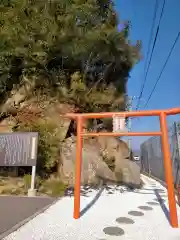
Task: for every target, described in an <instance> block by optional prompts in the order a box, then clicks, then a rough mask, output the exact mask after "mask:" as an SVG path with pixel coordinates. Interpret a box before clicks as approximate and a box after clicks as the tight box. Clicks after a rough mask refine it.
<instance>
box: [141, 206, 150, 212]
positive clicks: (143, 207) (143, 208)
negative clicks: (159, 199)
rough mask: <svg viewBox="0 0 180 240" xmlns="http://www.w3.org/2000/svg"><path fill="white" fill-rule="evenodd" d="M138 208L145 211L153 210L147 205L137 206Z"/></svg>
mask: <svg viewBox="0 0 180 240" xmlns="http://www.w3.org/2000/svg"><path fill="white" fill-rule="evenodd" d="M138 208H139V209H141V210H145V211H150V210H153V208H152V207H148V206H139V207H138Z"/></svg>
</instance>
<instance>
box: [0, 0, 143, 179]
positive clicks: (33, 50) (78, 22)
mask: <svg viewBox="0 0 180 240" xmlns="http://www.w3.org/2000/svg"><path fill="white" fill-rule="evenodd" d="M0 12H1V14H0V122H1V124H8V125H10V126H12V128H11V129H12V131H19V130H21V131H38V132H39V133H40V141H39V156H38V158H39V162H40V163H41V164H40V165H41V167H40V168H39V169H40V170H39V174H42V172H43V173H44V174H45V175H46V174H50V173H52V172H54V171H56V170H55V169H56V165H57V163H58V162H59V161H60V160H59V159H58V157H59V148H60V142H62V141H63V140H64V139H65V138H66V137H67V134H69V136H71V134H72V133H75V123H73V122H70V121H64V120H62V119H61V118H60V117H59V116H60V114H64V113H66V112H103V111H124V110H125V109H126V108H127V103H126V85H127V80H128V76H129V72H130V70H131V69H132V68H133V66H134V65H135V64H136V63H137V62H138V61H139V60H140V48H141V44H140V42H139V41H137V44H135V45H132V44H131V43H130V42H129V40H128V34H129V27H130V24H129V22H128V21H127V22H122V21H121V19H120V16H119V17H118V16H117V14H116V12H115V9H114V6H113V3H112V1H110V0H43V1H42V0H2V1H1V2H0ZM118 23H121V24H123V25H124V28H123V30H122V31H121V32H118V30H117V26H118ZM99 124H101V125H102V124H103V128H105V129H109V128H110V127H111V122H110V121H109V120H104V121H101V120H99V121H89V122H88V123H87V126H86V128H88V129H89V128H95V129H96V128H97V126H98V125H99Z"/></svg>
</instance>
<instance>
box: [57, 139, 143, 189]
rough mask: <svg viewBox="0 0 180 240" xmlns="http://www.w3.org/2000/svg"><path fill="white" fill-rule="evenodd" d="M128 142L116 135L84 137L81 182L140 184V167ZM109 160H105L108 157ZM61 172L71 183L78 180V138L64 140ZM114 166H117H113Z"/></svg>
mask: <svg viewBox="0 0 180 240" xmlns="http://www.w3.org/2000/svg"><path fill="white" fill-rule="evenodd" d="M129 152H130V151H129V148H128V146H127V144H126V143H125V142H123V141H122V140H118V139H116V138H114V137H97V138H95V139H93V138H85V139H84V140H83V149H82V168H81V184H91V183H97V182H98V181H99V180H104V181H105V182H106V183H107V182H109V183H110V182H120V183H125V184H127V185H128V184H129V185H133V186H138V187H139V186H140V183H141V182H140V168H139V166H138V165H137V164H136V163H134V162H133V161H131V160H130V159H129V158H128V157H130V156H129ZM105 159H106V160H105ZM112 159H114V160H113V161H112ZM60 162H61V164H60V166H59V175H60V176H61V178H63V181H65V182H66V183H68V184H70V185H74V182H75V163H76V137H75V136H72V137H69V138H67V139H65V140H64V142H63V143H62V145H61V150H60ZM113 165H114V166H113Z"/></svg>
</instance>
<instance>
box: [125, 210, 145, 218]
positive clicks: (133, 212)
mask: <svg viewBox="0 0 180 240" xmlns="http://www.w3.org/2000/svg"><path fill="white" fill-rule="evenodd" d="M128 214H129V215H132V216H137V217H140V216H143V215H144V213H143V212H140V211H130V212H128Z"/></svg>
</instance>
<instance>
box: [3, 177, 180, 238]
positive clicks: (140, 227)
mask: <svg viewBox="0 0 180 240" xmlns="http://www.w3.org/2000/svg"><path fill="white" fill-rule="evenodd" d="M142 178H143V181H144V182H145V185H144V187H143V188H142V189H141V190H136V191H135V192H133V191H130V190H127V189H125V188H122V187H109V189H100V190H92V189H86V190H83V194H82V195H83V196H81V209H82V212H83V215H82V217H81V218H80V219H79V220H74V219H73V217H72V213H73V197H65V198H63V199H61V200H59V201H58V202H56V203H55V204H54V205H53V206H51V207H50V208H49V209H48V210H46V211H45V212H44V213H42V214H40V215H38V216H37V217H35V218H34V219H33V220H31V221H30V222H28V223H26V224H25V225H24V226H22V227H21V228H20V229H18V230H17V231H16V232H14V233H12V234H10V235H9V236H8V237H6V238H4V240H17V239H18V240H25V239H27V240H31V239H33V240H66V239H67V240H106V239H107V240H115V239H119V240H120V239H123V240H136V239H137V240H162V239H163V240H178V239H180V229H173V228H171V227H170V224H169V222H168V217H167V216H166V215H165V213H166V214H167V209H168V208H167V206H168V202H167V194H166V189H165V188H164V187H163V186H161V185H160V183H158V182H156V181H155V180H152V179H149V178H148V177H145V176H142ZM123 189H124V190H123ZM90 203H91V204H90ZM178 215H179V220H180V208H179V207H178Z"/></svg>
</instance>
